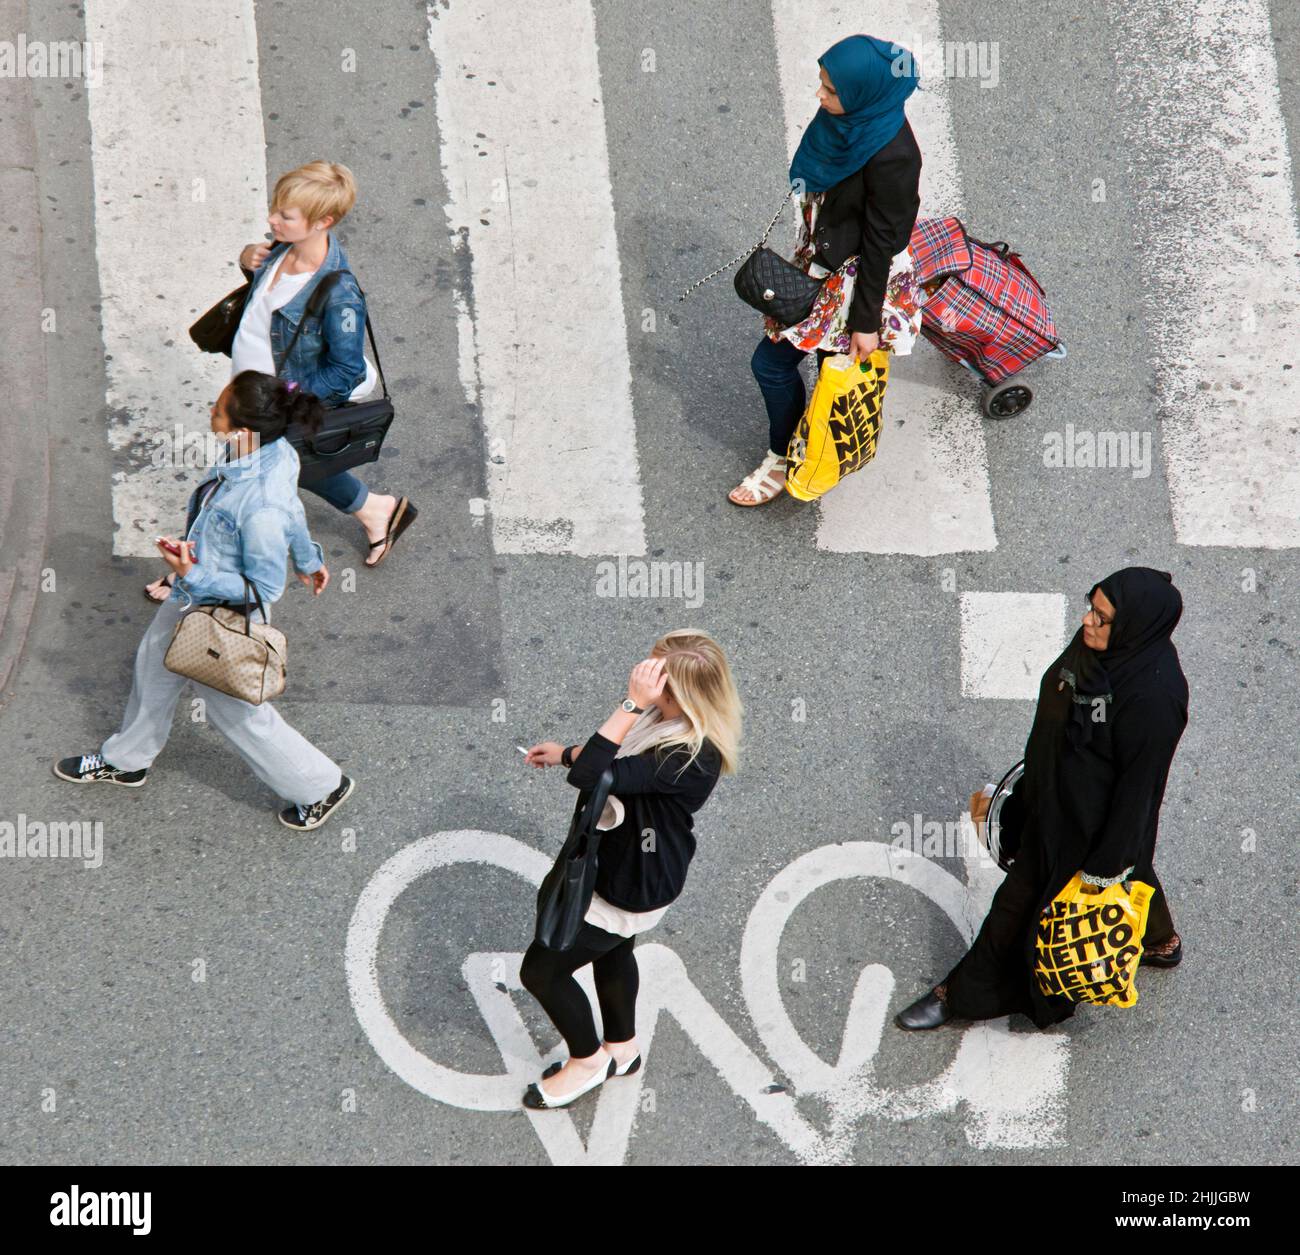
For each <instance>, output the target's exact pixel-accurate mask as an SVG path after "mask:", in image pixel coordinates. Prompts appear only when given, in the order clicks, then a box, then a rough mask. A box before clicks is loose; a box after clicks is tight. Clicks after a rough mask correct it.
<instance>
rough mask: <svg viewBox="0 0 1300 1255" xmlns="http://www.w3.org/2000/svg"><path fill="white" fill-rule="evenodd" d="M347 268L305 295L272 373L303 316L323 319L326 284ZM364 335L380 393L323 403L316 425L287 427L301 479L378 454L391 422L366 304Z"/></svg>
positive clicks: (373, 458) (361, 462) (331, 284)
mask: <svg viewBox="0 0 1300 1255" xmlns="http://www.w3.org/2000/svg"><path fill="white" fill-rule="evenodd" d="M351 273H352V272H351V271H350V270H332V271H330V273H329V274H327V275H325V276H324V277H323V278H322V279H321V280H320V282H319V283H317V285H316V287H315V289H314V290H313V291H312V294H311V296H310V297H309V298H308V300H307V308H306V309H305V310H303V315H302V317H301V318H300V319H299V320H298V325H297V327H295V328H294V332H293V337H292V338H291V339H290V341H289V347H288V348H286V349H285V351H284V357H283V358H282V359H281V360H280V361H278V362H276V373H277V374H279V371H280V367H281V366H282V364H283V362H284V361H285V360H287V359H288V357H289V354H290V353H292V352H293V346H294V345H295V344H297V343H298V337H299V336H300V335H301V334H302V329H303V324H304V323H306V321H307V319H308V318H316V319H319V320H323V319H324V317H325V303H326V300H327V299H328V297H329V294H330V291H331V289H332V288H333V287H334V285H335V284H336V283H337V282H338V281H339V278H340V277H341V276H343V275H346V274H351ZM359 290H360V289H358V291H359ZM365 295H366V294H365V293H364V292H362V293H361V298H362V300H364V299H365ZM366 336H367V337H368V339H369V341H370V351H371V352H372V353H373V354H374V355H375V370H376V371H378V373H379V382H380V384H381V386H382V387H383V390H384V395H383V396H381V397H375V398H374V399H373V400H369V401H344V402H343V403H342V404H341V405H329V406H326V407H325V419H324V421H323V422H322V423H321V425H320V429H319V430H318V431H315V432H311V433H308V432H307V431H305V430H303V428H302V427H300V426H298V425H297V424H295V425H293V426H291V427H290V428H289V430H288V431H287V432H286V433H285V439H286V440H287V441H288V442H289V443H290V444H291V445H293V447H294V448H295V449H297V450H298V460H299V461H300V462H301V463H302V470H301V471H300V472H299V475H298V482H299V483H300V484H310V483H314V482H315V481H316V480H318V479H326V478H328V477H329V476H330V475H337V474H338V473H339V472H340V471H350V470H351V469H352V468H353V467H354V466H364V465H365V464H366V463H367V462H377V461H378V460H379V451H380V450H381V449H382V448H383V447H384V437H385V436H387V435H388V429H389V428H390V427H391V426H392V425H393V402H392V399H391V398H390V397H389V395H388V380H386V379H385V378H384V368H383V366H382V365H381V363H380V361H379V347H378V346H377V345H376V344H375V333H374V330H373V328H372V327H371V326H370V310H369V309H368V308H367V310H366Z"/></svg>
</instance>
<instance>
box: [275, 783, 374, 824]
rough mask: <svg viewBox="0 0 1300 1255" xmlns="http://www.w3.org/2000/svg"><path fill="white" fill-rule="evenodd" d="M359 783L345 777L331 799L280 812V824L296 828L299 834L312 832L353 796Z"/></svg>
mask: <svg viewBox="0 0 1300 1255" xmlns="http://www.w3.org/2000/svg"><path fill="white" fill-rule="evenodd" d="M356 787H357V782H356V781H355V780H353V779H352V777H351V776H344V777H343V780H342V782H341V783H340V784H339V787H338V788H337V789H335V790H334V792H333V793H331V794H330V795H329V797H327V798H324V799H323V800H321V801H319V802H313V803H312V804H311V805H310V806H288V807H286V808H285V809H284V810H282V811H281V812H280V822H281V823H282V824H283V825H284V826H285V827H286V828H296V829H297V830H298V831H299V832H310V831H311V830H312V829H313V828H319V827H320V826H321V824H323V823H324V822H325V821H326V820H327V819H328V818H329V817H330V816H331V815H332V814H334V812H335V811H336V810H338V808H339V807H340V806H342V805H343V803H344V802H345V801H347V799H348V798H349V797H350V796H351V794H352V790H353V789H355V788H356Z"/></svg>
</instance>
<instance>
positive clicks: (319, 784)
mask: <svg viewBox="0 0 1300 1255" xmlns="http://www.w3.org/2000/svg"><path fill="white" fill-rule="evenodd" d="M183 613H184V611H183V610H182V608H181V605H180V603H179V602H177V601H171V600H168V601H165V602H163V604H162V605H161V606H159V607H158V613H157V614H156V615H154V619H153V622H152V623H151V624H150V625H149V630H148V631H147V632H145V634H144V639H143V640H141V642H140V648H139V649H137V650H136V653H135V674H134V678H133V680H132V682H131V696H130V699H129V700H128V701H127V703H126V714H125V715H123V717H122V726H121V727H120V728H119V729H118V730H117V731H116V732H115V733H114V734H113V735H112V736H110V737H109V738H108V740H107V741H105V742H104V744H103V746H102V748H101V749H100V751H99V752H100V753H101V754H102V755H103V756H104V761H105V762H107V763H111V764H112V765H113V766H114V767H117V768H118V769H119V770H121V771H139V770H140V768H142V767H148V766H150V765H151V764H152V763H153V760H154V759H155V758H157V757H158V754H159V753H160V752H161V750H162V747H163V746H164V745H166V744H167V737H168V736H169V735H170V733H171V730H172V717H173V715H174V714H175V712H176V703H177V701H178V700H179V699H180V695H181V690H182V689H183V688H184V687H185V686H186V685H187V684H190V683H192V681H190V680H187V679H186V678H185V677H184V676H182V675H176V674H175V672H172V671H168V670H167V668H166V667H164V666H163V656H164V655H165V654H166V653H167V646H168V645H170V644H171V639H172V632H173V630H174V629H175V627H176V624H177V623H178V622H179V621H180V618H181V615H182V614H183ZM194 691H195V693H196V694H197V695H198V696H201V697H202V698H203V700H204V702H206V704H207V713H208V716H209V717H210V718H211V720H212V723H213V726H214V727H215V728H216V729H217V731H218V732H220V733H221V734H222V736H224V737H225V738H226V740H228V741H229V742H230V743H231V745H233V746H234V747H235V749H237V750H238V751H239V752H240V754H242V755H243V758H244V761H245V762H246V763H247V764H248V765H249V766H250V767H251V768H252V769H253V771H254V772H255V773H256V775H257V776H258V778H259V779H260V780H262V781H263V782H264V783H265V784H267V785H269V786H270V787H271V788H272V789H274V790H275V792H276V793H278V794H279V795H280V796H281V797H282V798H284V799H285V800H286V801H288V802H297V803H300V804H301V805H303V806H310V805H311V804H312V803H313V802H319V801H321V799H322V798H326V797H328V796H329V795H330V794H331V793H333V792H334V790H335V789H337V788H338V787H339V785H340V783H342V779H343V773H342V772H341V771H340V770H339V766H338V764H337V763H336V762H334V761H333V760H332V759H330V758H328V757H327V756H326V755H324V754H322V753H321V752H320V750H318V749H317V748H316V747H315V746H314V745H313V744H312V743H311V742H310V741H309V740H307V738H306V737H305V736H303V735H302V733H301V732H297V731H295V730H294V729H293V728H291V727H290V726H289V725H288V724H287V723H286V722H285V721H284V720H283V719H282V718H281V717H280V713H279V711H277V710H276V709H275V707H274V706H273V705H271V703H270V702H263V703H262V704H261V705H260V706H254V705H252V704H251V703H249V702H243V701H240V700H239V698H237V697H231V696H230V695H229V694H228V693H220V692H218V691H217V690H216V689H212V688H208V686H207V685H206V684H195V685H194Z"/></svg>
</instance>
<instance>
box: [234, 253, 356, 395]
mask: <svg viewBox="0 0 1300 1255" xmlns="http://www.w3.org/2000/svg"><path fill="white" fill-rule="evenodd" d="M290 247H291V246H290V245H288V244H276V245H275V247H274V248H272V249H271V251H270V252H269V253H268V254H267V256H266V260H265V261H263V262H262V264H261V265H260V266H259V267H258V268H257V270H256V271H254V272H253V279H252V281H253V292H256V291H257V287H258V285H259V284H261V283H265V282H266V281H267V276H268V275H269V274H270V273H271V267H272V266H274V265H275V262H276V259H277V258H278V257H280V255H281V254H283V253H285V252H287V251H288V249H289V248H290ZM347 269H348V259H347V255H346V254H345V253H344V252H343V250H342V249H341V248H340V247H339V245H338V241H337V240H335V238H334V237H333V236H332V235H331V236H330V245H329V252H328V253H326V255H325V260H324V261H323V262H322V263H321V266H320V269H319V270H317V271H316V273H315V274H314V275H313V276H312V278H311V280H310V282H308V283H306V284H304V285H303V289H302V291H301V292H299V293H298V294H297V295H296V296H295V297H294V298H293V300H291V301H290V302H289V303H288V304H287V305H285V306H283V307H282V308H280V309H277V310H275V311H274V312H273V313H272V314H271V354H272V356H273V357H274V358H275V360H276V361H277V362H278V363H279V364H280V378H281V379H283V380H284V381H285V383H291V382H296V383H297V384H298V385H299V386H300V387H302V388H305V389H306V390H307V391H308V392H314V393H315V394H316V395H317V396H318V397H320V399H321V403H322V404H324V405H341V404H342V403H343V402H344V401H346V400H347V399H348V397H349V396H350V395H351V393H352V390H353V389H354V388H355V387H356V386H357V385H358V384H359V383H360V382H361V381H362V380H363V379H364V378H365V377H366V357H365V343H366V301H365V297H363V296H362V295H361V288H360V286H359V285H358V284H357V281H356V277H355V276H354V275H352V274H350V273H349V274H345V275H344V276H343V277H342V278H341V279H340V280H338V282H337V283H335V284H334V287H333V289H332V290H331V292H330V294H329V298H328V300H327V302H326V305H325V311H324V316H323V317H322V318H319V319H318V318H309V319H307V322H306V325H305V326H304V327H303V329H302V334H301V335H300V336H299V337H298V343H297V344H295V345H294V346H293V352H292V353H291V354H290V355H289V356H288V358H287V359H286V358H285V350H286V349H287V348H288V347H289V341H290V340H292V339H293V333H294V331H295V330H296V329H297V327H298V324H299V323H300V322H301V321H302V319H303V316H304V314H305V312H306V309H307V302H308V301H309V300H311V294H312V293H313V292H314V291H315V290H316V285H317V284H318V283H320V281H321V279H323V278H324V277H325V276H326V275H327V274H329V273H330V272H331V271H334V270H347ZM249 298H250V299H251V298H252V293H250V294H249Z"/></svg>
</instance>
